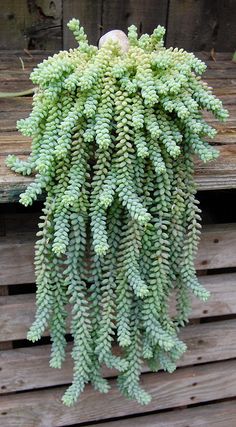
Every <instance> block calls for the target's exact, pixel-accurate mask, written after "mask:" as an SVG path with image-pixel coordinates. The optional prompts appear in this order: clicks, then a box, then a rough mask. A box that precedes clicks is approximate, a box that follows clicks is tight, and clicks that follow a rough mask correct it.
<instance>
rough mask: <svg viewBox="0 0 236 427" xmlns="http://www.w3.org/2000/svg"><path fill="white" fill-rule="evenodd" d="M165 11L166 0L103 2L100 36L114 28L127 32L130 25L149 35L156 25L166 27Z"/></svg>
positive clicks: (116, 0)
mask: <svg viewBox="0 0 236 427" xmlns="http://www.w3.org/2000/svg"><path fill="white" fill-rule="evenodd" d="M167 9H168V1H167V0H159V1H158V2H157V1H156V0H146V1H145V2H143V1H142V0H141V1H140V0H130V1H120V0H113V1H112V2H110V1H109V0H103V8H102V34H104V33H106V32H107V31H109V30H112V29H115V28H117V29H120V30H123V31H125V32H127V28H128V27H129V26H130V25H132V24H134V25H136V26H137V28H138V31H139V33H142V34H143V33H148V34H151V33H152V32H153V30H154V28H156V27H157V25H164V26H165V25H166V20H167Z"/></svg>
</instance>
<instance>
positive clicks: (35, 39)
mask: <svg viewBox="0 0 236 427" xmlns="http://www.w3.org/2000/svg"><path fill="white" fill-rule="evenodd" d="M61 8H62V1H61V0H54V1H50V0H32V1H27V0H21V1H20V2H19V1H18V0H8V1H7V2H2V4H1V14H2V20H1V23H2V24H1V27H0V40H1V42H0V47H1V49H24V48H27V49H34V48H40V49H53V50H54V49H56V50H58V49H60V48H61V46H62V40H61V14H62V11H61Z"/></svg>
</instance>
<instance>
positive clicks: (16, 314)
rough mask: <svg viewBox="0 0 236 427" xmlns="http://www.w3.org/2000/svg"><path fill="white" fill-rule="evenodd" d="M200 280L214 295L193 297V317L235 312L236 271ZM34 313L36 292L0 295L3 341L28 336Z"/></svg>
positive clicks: (0, 335)
mask: <svg viewBox="0 0 236 427" xmlns="http://www.w3.org/2000/svg"><path fill="white" fill-rule="evenodd" d="M200 281H201V283H202V284H203V285H204V286H205V287H206V288H207V289H208V290H209V291H210V292H211V297H210V298H209V300H208V301H207V302H206V303H203V302H202V301H199V300H198V299H197V298H195V297H192V311H191V313H190V316H189V318H190V319H196V318H200V317H202V318H203V317H205V318H207V317H212V316H220V315H229V314H236V285H235V284H236V273H231V274H220V275H211V276H205V277H200ZM222 288H223V289H224V292H222ZM173 300H174V296H173ZM170 306H171V313H172V314H173V313H174V312H175V310H174V301H172V300H171V303H170ZM68 311H70V310H69V308H68ZM34 314H35V295H34V294H24V295H7V296H2V297H0V324H1V329H0V341H9V340H20V339H25V338H26V335H27V332H28V329H29V327H30V325H31V324H32V321H33V320H34ZM47 335H48V332H47V331H46V332H45V336H47Z"/></svg>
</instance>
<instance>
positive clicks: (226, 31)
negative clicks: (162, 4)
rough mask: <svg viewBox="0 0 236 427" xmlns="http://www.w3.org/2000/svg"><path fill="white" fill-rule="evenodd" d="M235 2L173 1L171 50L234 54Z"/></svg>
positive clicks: (229, 0)
mask: <svg viewBox="0 0 236 427" xmlns="http://www.w3.org/2000/svg"><path fill="white" fill-rule="evenodd" d="M235 16H236V3H235V1H234V0H222V1H217V2H216V1H214V0H208V1H207V2H206V1H204V0H198V1H195V0H170V2H169V13H168V27H167V46H168V47H169V46H174V47H176V46H177V47H182V48H184V49H186V50H190V51H192V50H193V51H196V50H197V51H201V50H208V51H210V50H211V49H212V48H214V49H215V50H217V51H222V50H224V51H231V52H232V51H234V49H235V43H234V38H233V37H232V34H234V30H235Z"/></svg>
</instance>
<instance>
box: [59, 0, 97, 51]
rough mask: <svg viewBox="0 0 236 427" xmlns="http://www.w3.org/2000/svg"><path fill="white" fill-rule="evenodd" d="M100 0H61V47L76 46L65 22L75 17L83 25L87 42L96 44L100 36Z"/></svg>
mask: <svg viewBox="0 0 236 427" xmlns="http://www.w3.org/2000/svg"><path fill="white" fill-rule="evenodd" d="M102 4H103V1H102V0H80V1H77V0H66V1H64V2H63V48H64V49H69V48H72V47H76V46H77V43H76V41H75V39H74V36H73V34H72V32H71V31H70V30H69V29H68V27H67V23H68V21H69V20H70V19H71V18H77V19H79V20H80V22H81V24H82V25H83V26H84V29H85V32H86V34H87V36H88V40H89V43H92V44H95V45H96V44H97V42H98V39H99V37H100V36H101V25H102Z"/></svg>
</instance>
